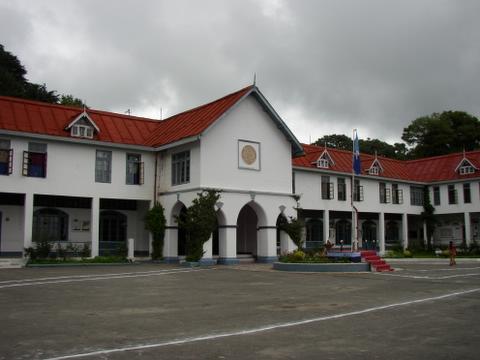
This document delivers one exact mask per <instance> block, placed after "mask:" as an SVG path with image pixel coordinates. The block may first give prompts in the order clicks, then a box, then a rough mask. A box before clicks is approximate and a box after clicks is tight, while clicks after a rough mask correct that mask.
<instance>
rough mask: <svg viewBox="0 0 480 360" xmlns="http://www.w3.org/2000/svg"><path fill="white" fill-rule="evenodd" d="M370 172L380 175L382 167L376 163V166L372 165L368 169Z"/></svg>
mask: <svg viewBox="0 0 480 360" xmlns="http://www.w3.org/2000/svg"><path fill="white" fill-rule="evenodd" d="M368 173H369V174H370V175H378V174H379V173H380V168H379V167H378V166H377V165H375V166H372V167H371V168H370V169H369V170H368Z"/></svg>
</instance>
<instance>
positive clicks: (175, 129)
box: [147, 85, 303, 156]
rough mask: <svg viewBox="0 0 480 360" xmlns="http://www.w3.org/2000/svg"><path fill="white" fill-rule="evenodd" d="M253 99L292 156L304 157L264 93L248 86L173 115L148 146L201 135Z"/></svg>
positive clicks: (300, 148) (158, 128)
mask: <svg viewBox="0 0 480 360" xmlns="http://www.w3.org/2000/svg"><path fill="white" fill-rule="evenodd" d="M248 96H253V97H254V98H255V99H256V100H257V101H258V102H259V104H260V105H261V106H262V108H263V109H264V110H265V111H266V112H267V113H268V114H269V115H270V118H271V119H272V120H273V121H274V123H275V124H276V126H277V127H278V129H279V130H280V131H281V132H282V133H283V134H284V135H285V137H286V138H287V140H288V141H289V142H290V143H291V145H292V155H293V156H298V155H301V154H303V148H302V145H301V144H300V142H299V141H298V140H297V139H296V137H295V136H294V135H293V133H292V132H291V131H290V129H289V128H288V127H287V125H285V123H284V122H283V120H282V119H281V118H280V116H279V115H278V114H277V113H276V112H275V110H274V109H273V107H272V106H271V105H270V104H269V102H268V101H267V100H266V98H265V97H264V96H263V94H262V93H261V92H260V90H259V89H258V88H257V87H256V86H254V85H251V86H247V87H246V88H243V89H241V90H239V91H236V92H234V93H231V94H229V95H226V96H224V97H222V98H220V99H218V100H215V101H213V102H210V103H208V104H204V105H201V106H199V107H196V108H193V109H190V110H187V111H184V112H182V113H180V114H176V115H173V116H171V117H169V118H167V119H165V120H164V121H161V122H160V123H159V126H158V127H157V129H156V130H155V132H154V133H152V135H151V137H150V138H149V139H148V141H147V144H148V145H150V146H154V147H160V146H164V145H168V144H171V143H175V142H177V141H181V140H183V139H188V138H191V137H196V136H199V135H201V134H202V133H203V132H205V131H206V130H208V129H209V128H210V127H211V126H212V125H213V124H214V123H215V122H216V121H218V120H219V119H221V118H222V117H223V116H225V115H226V114H227V113H229V112H230V111H232V110H233V109H234V108H235V107H236V106H237V105H238V104H239V103H240V102H241V101H242V100H243V99H245V98H246V97H248Z"/></svg>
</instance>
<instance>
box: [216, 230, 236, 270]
mask: <svg viewBox="0 0 480 360" xmlns="http://www.w3.org/2000/svg"><path fill="white" fill-rule="evenodd" d="M218 252H219V257H218V263H219V264H225V265H230V264H238V263H239V260H238V259H237V227H236V226H235V225H226V226H220V227H219V229H218Z"/></svg>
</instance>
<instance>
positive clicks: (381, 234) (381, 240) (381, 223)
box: [378, 212, 385, 256]
mask: <svg viewBox="0 0 480 360" xmlns="http://www.w3.org/2000/svg"><path fill="white" fill-rule="evenodd" d="M378 246H379V252H380V256H383V255H385V214H384V213H383V212H381V213H379V214H378Z"/></svg>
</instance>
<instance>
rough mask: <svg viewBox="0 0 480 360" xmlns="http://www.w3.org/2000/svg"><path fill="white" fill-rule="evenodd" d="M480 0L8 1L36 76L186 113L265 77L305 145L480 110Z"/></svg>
mask: <svg viewBox="0 0 480 360" xmlns="http://www.w3.org/2000/svg"><path fill="white" fill-rule="evenodd" d="M479 15H480V1H469V0H462V1H457V0H452V1H444V0H431V1H427V0H425V1H422V0H415V1H407V0H401V1H400V0H398V1H387V0H378V1H374V0H368V1H367V0H363V1H360V0H352V1H342V0H335V1H333V0H332V1H322V0H317V1H313V0H312V1H302V0H292V1H287V0H285V1H282V0H265V1H260V0H251V1H250V0H240V1H236V0H218V1H209V0H202V1H195V0H191V1H180V0H171V1H159V0H152V1H146V0H135V1H133V0H132V1H125V0H122V1H120V0H108V1H107V0H102V1H98V0H97V1H89V0H71V1H69V0H60V1H56V0H55V1H53V0H44V1H37V0H30V1H27V0H0V43H1V44H3V45H4V46H5V48H6V50H7V51H10V52H12V53H13V54H15V55H16V56H18V57H19V59H20V60H21V62H22V63H23V64H24V66H25V67H26V69H27V71H28V74H27V77H28V79H29V80H30V81H31V82H35V83H46V84H47V87H48V89H50V90H57V91H58V92H59V93H70V94H73V95H74V96H76V97H79V98H81V99H83V100H84V101H86V103H87V104H88V106H90V107H92V108H96V109H102V110H108V111H115V112H125V111H126V110H127V109H131V111H132V114H133V115H138V116H147V117H152V118H159V117H160V108H162V109H163V116H164V118H165V117H166V116H170V115H173V114H175V113H177V112H180V111H183V110H186V109H188V108H191V107H194V106H197V105H200V104H203V103H206V102H209V101H211V100H214V99H216V98H219V97H221V96H223V95H226V94H228V93H230V92H233V91H236V90H238V89H240V88H242V87H244V86H246V85H249V84H251V83H252V82H253V74H254V73H256V74H257V85H258V87H259V88H260V90H261V91H262V93H263V94H264V95H265V96H266V97H267V99H268V100H269V102H270V103H271V104H272V105H273V107H274V108H275V109H276V110H277V112H278V113H279V115H280V116H281V117H282V118H283V119H284V121H285V122H286V123H287V125H288V126H289V127H290V128H291V130H292V131H293V132H294V134H295V135H296V136H297V138H298V139H299V140H300V141H302V142H308V141H309V139H310V138H311V139H312V141H314V140H316V139H317V138H319V137H321V136H323V135H327V134H332V133H340V134H347V135H349V136H350V135H351V133H352V129H353V128H358V129H359V130H358V131H359V136H360V137H361V138H366V137H375V138H380V139H382V140H385V141H389V142H393V141H399V140H400V137H401V134H402V130H403V128H404V127H405V126H407V125H408V124H409V123H410V122H411V121H412V120H414V119H415V118H417V117H419V116H423V115H428V114H431V113H433V112H441V111H444V110H464V111H467V112H469V113H471V114H473V115H475V116H477V117H478V116H479V115H480V21H479Z"/></svg>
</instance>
